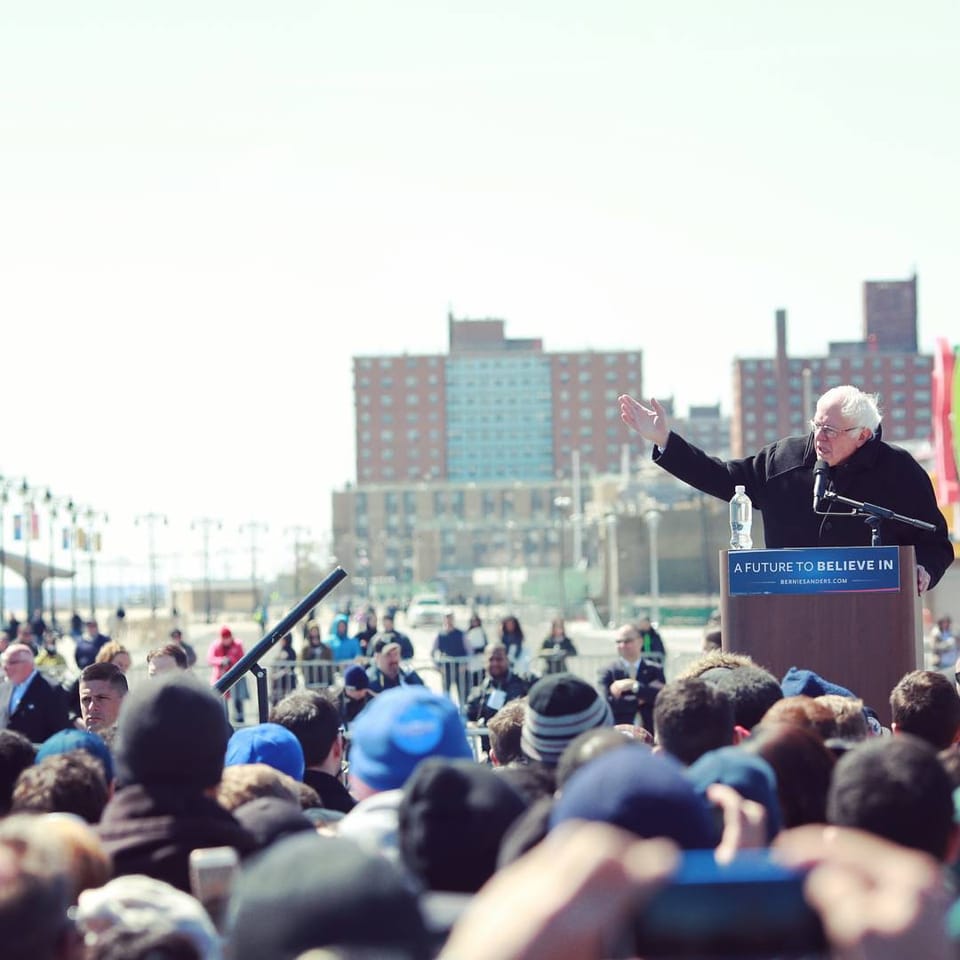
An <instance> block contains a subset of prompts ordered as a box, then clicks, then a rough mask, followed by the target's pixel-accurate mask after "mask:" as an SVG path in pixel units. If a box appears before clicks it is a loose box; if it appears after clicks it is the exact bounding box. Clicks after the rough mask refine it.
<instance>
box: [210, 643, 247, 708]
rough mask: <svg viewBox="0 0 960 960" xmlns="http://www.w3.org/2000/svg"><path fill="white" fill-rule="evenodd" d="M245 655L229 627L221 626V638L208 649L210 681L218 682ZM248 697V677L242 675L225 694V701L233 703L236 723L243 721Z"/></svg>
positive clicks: (212, 682)
mask: <svg viewBox="0 0 960 960" xmlns="http://www.w3.org/2000/svg"><path fill="white" fill-rule="evenodd" d="M242 657H243V647H242V645H241V644H240V641H239V640H237V639H236V637H234V635H233V631H231V629H230V628H229V627H221V628H220V639H219V640H214V641H213V643H211V644H210V649H209V650H208V651H207V663H208V664H210V666H211V667H212V668H213V670H212V671H211V679H210V683H211V684H214V683H216V682H217V681H218V680H219V679H220V678H221V677H222V676H223V675H224V674H226V673H227V672H228V671H229V670H230V669H231V668H232V667H234V666H235V665H236V664H237V663H239V662H240V660H241V658H242ZM247 699H248V693H247V678H246V677H241V678H240V680H239V682H238V683H236V684H235V685H234V687H233V689H232V690H230V691H229V692H228V693H226V694H224V703H227V702H232V703H233V717H234V721H235V722H236V723H243V704H244V702H245V701H246V700H247Z"/></svg>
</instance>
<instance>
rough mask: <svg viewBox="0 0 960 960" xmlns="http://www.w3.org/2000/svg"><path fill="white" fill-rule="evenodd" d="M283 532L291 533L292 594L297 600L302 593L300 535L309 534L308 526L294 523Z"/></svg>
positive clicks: (285, 533)
mask: <svg viewBox="0 0 960 960" xmlns="http://www.w3.org/2000/svg"><path fill="white" fill-rule="evenodd" d="M283 532H284V535H288V534H291V533H292V534H293V595H294V598H295V599H297V600H299V599H300V597H301V596H302V595H303V594H302V593H301V592H300V561H301V558H300V548H301V546H302V545H303V544H302V541H301V539H300V537H301V535H307V536H309V534H310V528H309V527H303V526H297V525H294V526H292V527H287V528H286V529H285V530H284V531H283Z"/></svg>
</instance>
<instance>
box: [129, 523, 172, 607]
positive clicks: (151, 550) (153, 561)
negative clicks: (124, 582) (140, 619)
mask: <svg viewBox="0 0 960 960" xmlns="http://www.w3.org/2000/svg"><path fill="white" fill-rule="evenodd" d="M133 522H134V524H136V526H138V527H139V526H140V524H141V523H145V524H146V525H147V563H148V565H149V567H150V619H151V620H156V618H157V607H158V606H159V602H158V600H157V543H156V528H157V524H158V523H162V524H163V525H164V526H167V524H168V523H169V522H170V521H169V520H168V519H167V515H166V514H165V513H144V514H140V515H138V516H136V517H134V518H133Z"/></svg>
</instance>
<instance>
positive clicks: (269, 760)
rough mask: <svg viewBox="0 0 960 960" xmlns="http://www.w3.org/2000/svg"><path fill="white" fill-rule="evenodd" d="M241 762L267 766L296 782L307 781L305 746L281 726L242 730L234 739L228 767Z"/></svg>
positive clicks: (231, 738) (226, 762)
mask: <svg viewBox="0 0 960 960" xmlns="http://www.w3.org/2000/svg"><path fill="white" fill-rule="evenodd" d="M240 763H265V764H266V765H267V766H268V767H273V768H274V770H279V771H280V772H281V773H286V774H288V775H289V776H291V777H293V779H294V780H303V771H304V766H305V764H304V759H303V747H302V746H300V741H299V740H298V739H297V738H296V737H295V736H294V735H293V734H292V733H291V732H290V731H289V730H288V729H287V728H286V727H283V726H281V725H280V724H279V723H258V724H256V725H255V726H252V727H241V728H240V729H239V730H237V731H236V733H234V734H233V736H232V737H230V741H229V743H227V755H226V759H225V760H224V766H227V767H234V766H236V765H237V764H240Z"/></svg>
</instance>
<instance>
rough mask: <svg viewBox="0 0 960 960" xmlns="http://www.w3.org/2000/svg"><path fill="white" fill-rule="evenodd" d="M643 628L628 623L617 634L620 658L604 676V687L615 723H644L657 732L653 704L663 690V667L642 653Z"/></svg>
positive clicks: (610, 666) (601, 686) (650, 731)
mask: <svg viewBox="0 0 960 960" xmlns="http://www.w3.org/2000/svg"><path fill="white" fill-rule="evenodd" d="M641 643H642V641H641V638H640V631H639V630H638V629H637V628H636V627H635V626H634V625H633V624H632V623H628V624H626V625H625V626H624V627H622V628H621V630H620V633H619V634H618V635H617V653H619V654H620V656H619V658H618V659H617V660H615V661H614V662H613V663H611V664H610V665H609V666H608V667H607V668H606V669H605V670H604V671H603V672H602V674H601V676H600V689H601V691H602V692H603V694H604V695H605V696H606V698H607V703H609V704H610V709H611V710H612V711H613V720H614V723H630V724H633V723H635V722H636V718H637V714H639V715H640V723H641V724H642V725H643V727H644V729H645V730H647V731H648V732H649V733H651V734H652V733H653V704H654V702H655V701H656V699H657V694H658V693H659V692H660V691H661V690H662V689H663V685H664V683H665V682H666V678H665V677H664V675H663V669H662V667H660V666H659V665H658V664H656V663H655V662H653V661H652V660H645V659H644V657H643V653H642V652H641V649H640V646H641Z"/></svg>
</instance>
